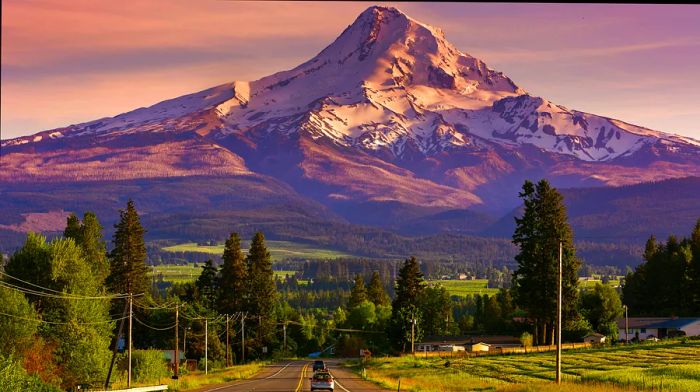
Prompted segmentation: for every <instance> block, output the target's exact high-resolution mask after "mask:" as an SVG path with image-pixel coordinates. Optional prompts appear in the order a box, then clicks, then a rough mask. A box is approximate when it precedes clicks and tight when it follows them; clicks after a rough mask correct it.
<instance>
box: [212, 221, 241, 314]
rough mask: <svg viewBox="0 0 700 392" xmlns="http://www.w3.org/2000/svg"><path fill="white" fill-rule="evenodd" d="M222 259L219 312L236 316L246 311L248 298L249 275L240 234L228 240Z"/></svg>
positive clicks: (231, 236)
mask: <svg viewBox="0 0 700 392" xmlns="http://www.w3.org/2000/svg"><path fill="white" fill-rule="evenodd" d="M222 258H223V264H222V266H221V270H220V278H219V298H218V301H219V302H218V305H219V312H221V313H223V314H234V313H236V312H241V311H243V310H244V309H245V303H246V298H247V296H248V293H247V292H246V281H247V279H248V273H247V270H246V262H245V257H244V256H243V252H242V251H241V239H240V237H239V236H238V233H231V235H230V236H229V238H228V239H227V240H226V244H225V246H224V255H223V257H222Z"/></svg>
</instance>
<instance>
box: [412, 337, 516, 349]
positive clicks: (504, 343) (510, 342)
mask: <svg viewBox="0 0 700 392" xmlns="http://www.w3.org/2000/svg"><path fill="white" fill-rule="evenodd" d="M474 345H478V346H477V350H476V351H488V349H484V348H485V347H488V348H490V349H492V350H493V349H498V348H510V347H521V346H522V344H521V343H520V339H519V338H517V337H514V336H451V337H446V336H443V337H441V336H426V337H425V339H423V341H422V342H419V343H416V351H417V352H424V351H428V352H430V351H458V350H459V351H462V350H463V349H465V348H466V350H467V351H474V350H473V349H474V347H473V346H474ZM448 347H449V348H450V349H448ZM460 347H461V348H460Z"/></svg>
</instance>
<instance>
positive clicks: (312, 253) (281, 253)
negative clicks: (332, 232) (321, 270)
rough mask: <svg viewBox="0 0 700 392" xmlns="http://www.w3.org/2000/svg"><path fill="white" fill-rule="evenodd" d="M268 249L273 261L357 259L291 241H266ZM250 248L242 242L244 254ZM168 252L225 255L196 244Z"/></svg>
mask: <svg viewBox="0 0 700 392" xmlns="http://www.w3.org/2000/svg"><path fill="white" fill-rule="evenodd" d="M265 243H266V245H267V249H268V250H269V251H270V255H271V257H272V260H273V261H276V260H283V259H286V258H300V259H337V258H343V257H356V256H353V255H351V254H348V253H343V252H339V251H335V250H331V249H322V248H317V247H314V246H313V245H308V244H302V243H297V242H291V241H265ZM249 247H250V241H241V248H242V249H243V252H244V253H247V249H248V248H249ZM162 249H163V250H164V251H166V252H199V253H209V254H212V255H218V256H221V255H222V254H223V253H224V245H213V246H209V245H198V244H196V243H194V242H188V243H185V244H178V245H173V246H166V247H164V248H162Z"/></svg>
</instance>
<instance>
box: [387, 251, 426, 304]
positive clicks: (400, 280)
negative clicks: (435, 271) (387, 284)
mask: <svg viewBox="0 0 700 392" xmlns="http://www.w3.org/2000/svg"><path fill="white" fill-rule="evenodd" d="M424 289H425V279H423V274H422V273H421V271H420V266H419V265H418V260H416V258H415V257H411V258H409V259H406V261H404V264H403V266H402V267H401V269H400V270H399V273H398V276H397V277H396V289H395V294H396V296H395V297H394V301H393V302H392V303H391V305H392V307H393V308H395V309H396V308H402V307H406V306H409V305H413V306H415V307H418V306H419V305H420V300H421V295H422V294H423V290H424Z"/></svg>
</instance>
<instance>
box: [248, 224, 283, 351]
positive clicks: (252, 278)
mask: <svg viewBox="0 0 700 392" xmlns="http://www.w3.org/2000/svg"><path fill="white" fill-rule="evenodd" d="M246 264H247V266H248V301H247V306H246V308H247V310H248V315H247V319H249V320H251V321H252V324H249V323H246V326H248V325H251V326H255V327H253V328H250V329H249V328H248V327H246V336H249V337H250V338H251V340H250V342H249V344H248V347H249V348H250V349H251V350H255V351H254V352H253V354H254V355H255V354H257V356H262V347H264V346H268V349H269V346H270V343H271V342H272V341H273V340H274V338H275V322H276V320H275V312H274V310H275V303H276V298H277V287H276V285H275V278H274V272H273V271H272V259H271V258H270V252H268V251H267V247H266V246H265V236H264V235H263V233H261V232H257V233H255V235H254V236H253V240H252V241H251V244H250V250H249V251H248V257H247V258H246ZM248 331H250V333H249V332H248ZM268 352H270V351H268Z"/></svg>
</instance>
